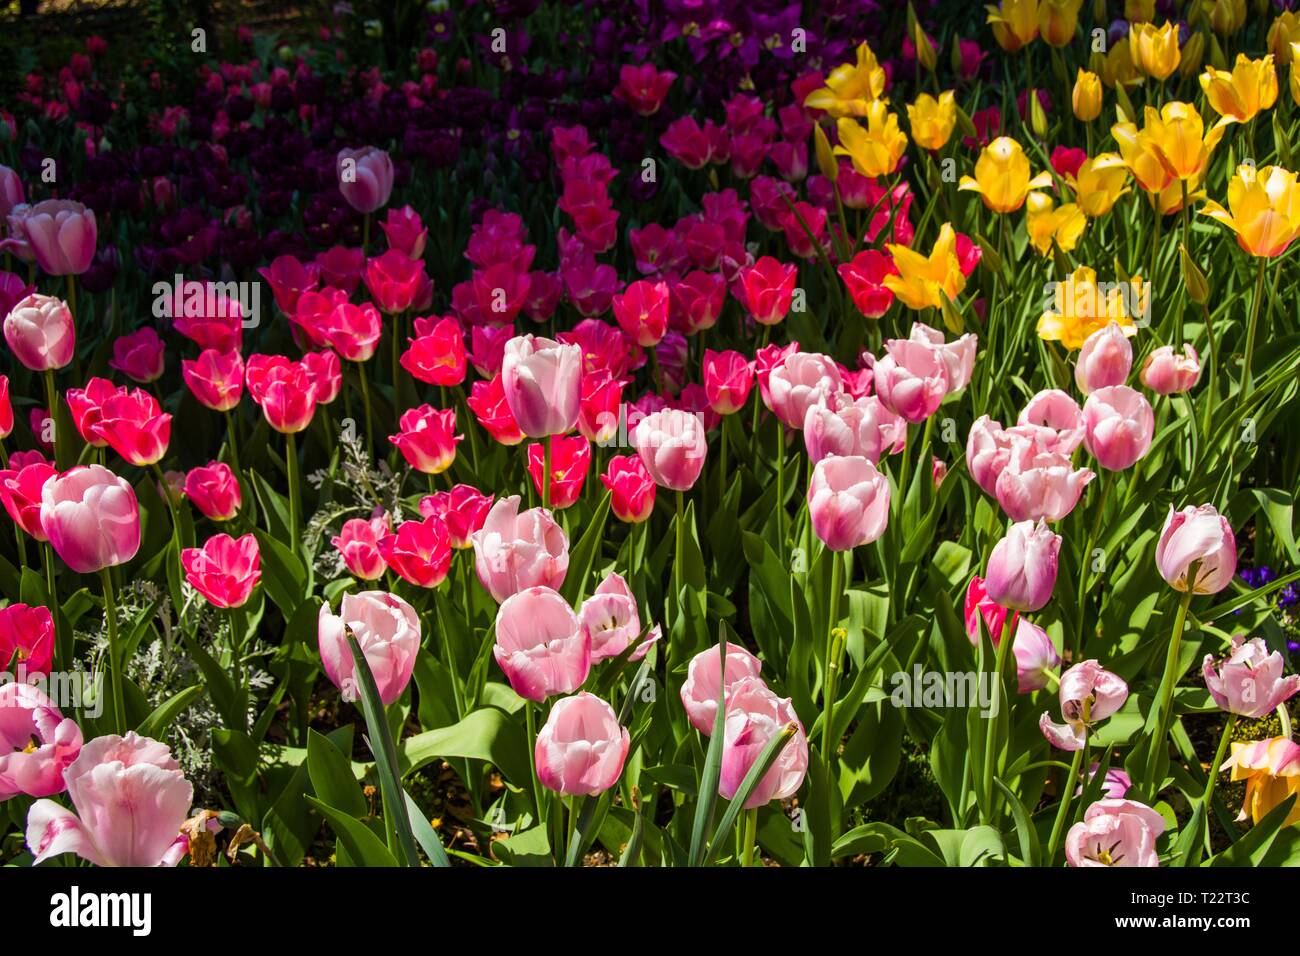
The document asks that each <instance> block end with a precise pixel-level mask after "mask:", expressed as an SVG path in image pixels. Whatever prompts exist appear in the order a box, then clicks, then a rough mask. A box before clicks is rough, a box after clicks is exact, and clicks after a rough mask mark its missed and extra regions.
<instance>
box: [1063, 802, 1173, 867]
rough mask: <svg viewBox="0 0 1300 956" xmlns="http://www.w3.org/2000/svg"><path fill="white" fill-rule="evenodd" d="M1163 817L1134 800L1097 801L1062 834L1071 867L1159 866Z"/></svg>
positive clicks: (1163, 824) (1067, 860)
mask: <svg viewBox="0 0 1300 956" xmlns="http://www.w3.org/2000/svg"><path fill="white" fill-rule="evenodd" d="M1164 832H1165V818H1164V817H1162V816H1161V815H1160V814H1159V813H1157V812H1156V811H1154V810H1152V809H1151V808H1150V807H1148V806H1146V805H1145V804H1142V803H1137V802H1136V801H1133V800H1098V801H1097V802H1096V803H1094V804H1093V805H1092V806H1090V807H1089V808H1088V809H1087V810H1085V811H1084V813H1083V822H1082V823H1076V824H1075V825H1074V826H1072V827H1070V830H1069V832H1068V833H1066V835H1065V859H1066V862H1068V863H1069V864H1070V866H1146V867H1151V866H1159V865H1160V856H1159V854H1158V853H1157V852H1156V839H1157V838H1158V837H1159V836H1160V834H1162V833H1164Z"/></svg>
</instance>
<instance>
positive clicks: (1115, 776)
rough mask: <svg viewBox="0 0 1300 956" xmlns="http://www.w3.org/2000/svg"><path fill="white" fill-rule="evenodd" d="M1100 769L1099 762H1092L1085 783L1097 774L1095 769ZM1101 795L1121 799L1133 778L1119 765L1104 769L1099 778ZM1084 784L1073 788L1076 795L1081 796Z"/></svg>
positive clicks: (1130, 785) (1131, 783)
mask: <svg viewBox="0 0 1300 956" xmlns="http://www.w3.org/2000/svg"><path fill="white" fill-rule="evenodd" d="M1100 769H1101V764H1099V763H1096V762H1093V763H1092V764H1091V765H1090V766H1089V767H1088V779H1087V781H1086V783H1092V779H1093V777H1095V776H1097V771H1098V770H1100ZM1101 781H1102V782H1101V792H1102V795H1103V796H1104V797H1106V798H1108V799H1111V800H1122V799H1124V794H1126V793H1128V791H1129V788H1130V787H1132V786H1133V778H1132V777H1130V776H1129V775H1128V774H1127V773H1125V772H1124V771H1123V770H1121V769H1120V768H1119V767H1111V768H1110V769H1109V770H1107V771H1106V776H1104V777H1102V778H1101ZM1083 788H1084V784H1082V783H1081V784H1079V786H1078V787H1076V788H1075V791H1074V795H1075V796H1076V797H1081V796H1083Z"/></svg>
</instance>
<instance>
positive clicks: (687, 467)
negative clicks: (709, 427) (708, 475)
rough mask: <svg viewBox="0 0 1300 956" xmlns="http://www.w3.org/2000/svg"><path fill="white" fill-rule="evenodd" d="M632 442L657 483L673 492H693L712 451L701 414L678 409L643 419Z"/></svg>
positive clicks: (659, 412)
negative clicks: (706, 459) (707, 456)
mask: <svg viewBox="0 0 1300 956" xmlns="http://www.w3.org/2000/svg"><path fill="white" fill-rule="evenodd" d="M632 444H633V445H635V446H636V450H637V454H638V455H640V456H641V463H642V464H643V465H645V469H646V471H647V472H649V474H650V477H651V478H653V479H654V481H655V484H656V485H659V486H660V487H662V488H670V489H672V490H673V491H690V489H691V488H692V487H693V486H694V484H695V482H696V479H698V478H699V477H700V471H701V470H702V469H703V468H704V458H705V456H706V455H707V454H708V451H709V446H708V440H707V438H706V437H705V434H704V423H703V422H702V421H701V417H700V416H699V415H698V414H694V413H692V412H686V411H682V410H681V409H676V408H665V409H662V410H661V411H657V412H654V413H653V414H650V415H647V416H646V417H645V418H643V419H641V421H640V422H638V423H637V426H636V430H635V431H634V432H633V435H632Z"/></svg>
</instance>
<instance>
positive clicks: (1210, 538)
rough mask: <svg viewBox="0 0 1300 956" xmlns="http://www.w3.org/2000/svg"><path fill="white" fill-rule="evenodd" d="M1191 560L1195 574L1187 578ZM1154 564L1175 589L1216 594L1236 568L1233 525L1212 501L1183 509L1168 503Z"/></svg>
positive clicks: (1227, 582)
mask: <svg viewBox="0 0 1300 956" xmlns="http://www.w3.org/2000/svg"><path fill="white" fill-rule="evenodd" d="M1193 564H1195V565H1196V576H1195V579H1194V580H1192V581H1190V582H1189V580H1188V578H1189V577H1190V575H1191V569H1192V565H1193ZM1156 567H1157V568H1158V569H1159V571H1160V576H1161V577H1162V578H1164V579H1165V580H1166V581H1168V582H1169V584H1170V585H1171V586H1172V587H1173V588H1174V589H1175V590H1178V591H1187V590H1189V589H1190V590H1191V591H1192V593H1194V594H1217V593H1218V592H1219V591H1222V590H1223V589H1224V588H1226V587H1227V586H1228V585H1229V584H1231V583H1232V576H1233V575H1234V574H1235V573H1236V571H1237V539H1236V537H1234V535H1233V533H1232V525H1230V524H1228V519H1227V518H1225V517H1223V516H1222V515H1221V514H1219V512H1218V511H1216V510H1215V509H1214V506H1213V505H1200V506H1198V507H1195V508H1193V507H1190V506H1189V507H1187V508H1184V509H1183V510H1182V511H1175V510H1174V507H1173V505H1170V506H1169V516H1168V517H1167V518H1165V526H1164V527H1163V528H1162V529H1161V530H1160V540H1159V541H1157V542H1156Z"/></svg>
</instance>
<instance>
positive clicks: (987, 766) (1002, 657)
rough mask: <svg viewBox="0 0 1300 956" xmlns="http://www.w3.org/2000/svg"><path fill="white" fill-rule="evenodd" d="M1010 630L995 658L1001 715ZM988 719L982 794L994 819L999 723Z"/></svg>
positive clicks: (1003, 636)
mask: <svg viewBox="0 0 1300 956" xmlns="http://www.w3.org/2000/svg"><path fill="white" fill-rule="evenodd" d="M983 626H984V625H983V622H982V619H981V624H980V627H981V628H983ZM1008 630H1009V629H1007V628H1004V629H1003V632H1002V635H1001V636H1000V637H999V638H998V649H997V653H996V654H995V656H994V662H995V663H994V667H995V668H996V670H995V671H994V673H993V687H994V690H995V691H996V692H997V695H998V712H999V713H1001V708H1002V707H1003V706H1004V702H1003V698H1004V697H1005V696H1006V695H1005V694H1004V693H1003V688H1002V666H1003V664H1004V663H1005V662H1006V659H1007V654H1008V652H1009V651H1010V648H1011V645H1012V644H1013V643H1015V642H1014V641H1013V640H1012V635H1011V634H1009V633H1008ZM987 719H988V728H987V729H986V730H985V732H984V781H983V783H984V789H983V791H982V792H983V794H984V806H985V807H986V808H987V809H986V810H985V812H986V813H987V814H988V818H989V819H992V817H993V763H994V761H993V745H994V743H995V742H996V737H997V729H998V722H997V719H996V717H994V716H993V715H990V716H989V717H988V718H987ZM986 822H987V821H986Z"/></svg>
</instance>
